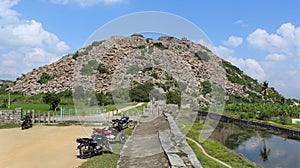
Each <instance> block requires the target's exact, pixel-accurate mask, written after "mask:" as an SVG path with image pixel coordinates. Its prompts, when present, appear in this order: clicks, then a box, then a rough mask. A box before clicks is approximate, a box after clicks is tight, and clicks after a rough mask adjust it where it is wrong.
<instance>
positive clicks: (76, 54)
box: [72, 51, 79, 60]
mask: <svg viewBox="0 0 300 168" xmlns="http://www.w3.org/2000/svg"><path fill="white" fill-rule="evenodd" d="M77 57H79V52H78V51H76V52H75V53H74V54H73V56H72V58H73V59H74V60H77Z"/></svg>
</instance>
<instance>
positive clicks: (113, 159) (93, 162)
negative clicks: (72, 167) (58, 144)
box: [79, 153, 119, 168]
mask: <svg viewBox="0 0 300 168" xmlns="http://www.w3.org/2000/svg"><path fill="white" fill-rule="evenodd" d="M118 160H119V155H118V154H115V153H112V154H111V153H104V154H102V155H98V156H95V157H92V158H90V159H88V161H86V162H84V163H83V164H82V165H81V166H79V168H116V167H117V163H118Z"/></svg>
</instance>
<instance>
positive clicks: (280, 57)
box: [266, 53, 286, 61]
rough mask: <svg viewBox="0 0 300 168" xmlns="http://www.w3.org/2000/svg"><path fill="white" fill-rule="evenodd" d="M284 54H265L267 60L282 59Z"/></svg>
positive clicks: (284, 57)
mask: <svg viewBox="0 0 300 168" xmlns="http://www.w3.org/2000/svg"><path fill="white" fill-rule="evenodd" d="M285 59H286V56H285V55H283V54H278V53H272V54H269V55H267V56H266V60H267V61H284V60H285Z"/></svg>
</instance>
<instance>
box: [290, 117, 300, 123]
mask: <svg viewBox="0 0 300 168" xmlns="http://www.w3.org/2000/svg"><path fill="white" fill-rule="evenodd" d="M292 124H300V118H293V119H292Z"/></svg>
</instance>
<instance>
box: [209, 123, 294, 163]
mask: <svg viewBox="0 0 300 168" xmlns="http://www.w3.org/2000/svg"><path fill="white" fill-rule="evenodd" d="M210 138H211V139H214V140H217V141H219V142H221V143H222V144H223V145H224V146H226V147H227V148H229V149H231V150H233V151H235V152H236V153H240V154H242V155H243V156H244V157H246V158H247V159H248V160H250V161H251V162H254V163H256V165H258V166H259V167H264V168H298V167H300V141H298V140H293V139H288V138H286V137H284V136H281V135H275V134H272V133H269V132H266V131H260V130H254V129H249V128H244V127H241V126H238V125H235V124H232V123H223V122H220V123H219V126H218V127H217V129H216V130H215V131H214V133H213V134H212V135H211V136H210Z"/></svg>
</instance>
